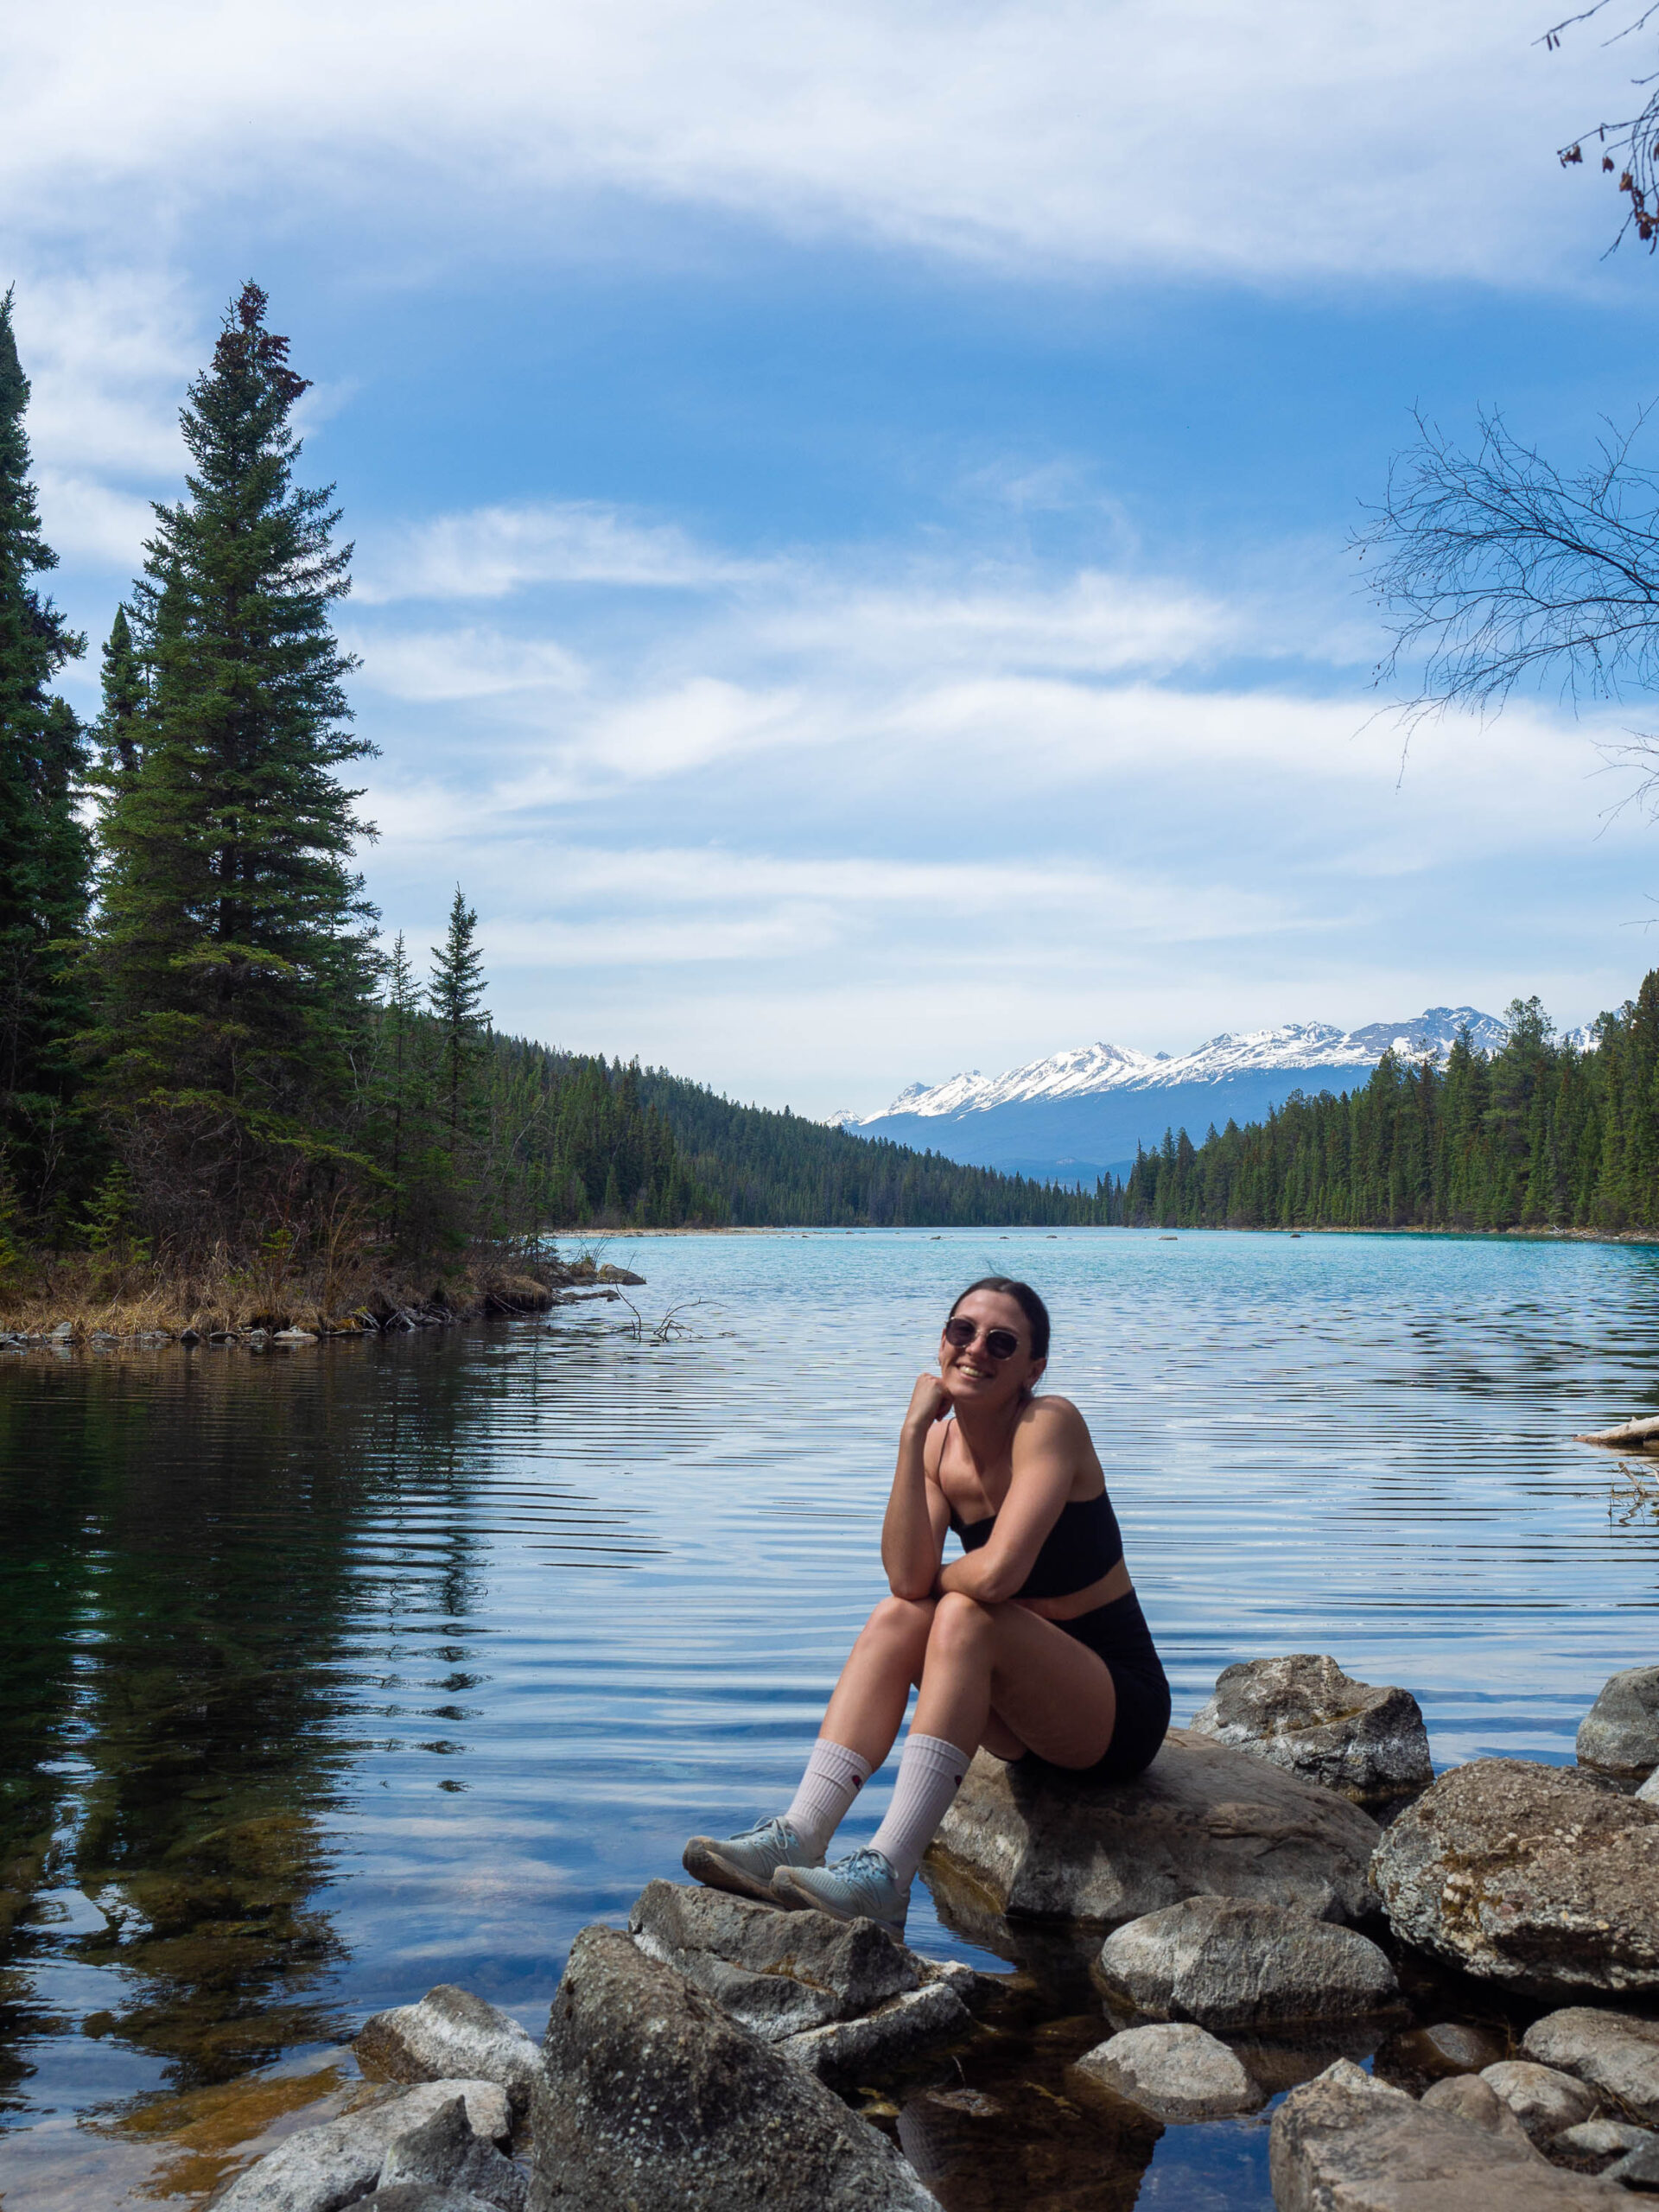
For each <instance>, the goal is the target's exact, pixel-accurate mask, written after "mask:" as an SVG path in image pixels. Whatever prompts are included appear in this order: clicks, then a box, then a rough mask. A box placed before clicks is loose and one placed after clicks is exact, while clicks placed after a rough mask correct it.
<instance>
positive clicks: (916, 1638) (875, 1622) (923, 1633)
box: [860, 1597, 938, 1649]
mask: <svg viewBox="0 0 1659 2212" xmlns="http://www.w3.org/2000/svg"><path fill="white" fill-rule="evenodd" d="M937 1602H938V1601H937V1600H936V1599H932V1598H893V1597H887V1598H884V1599H882V1600H881V1602H880V1605H878V1606H877V1607H876V1609H875V1611H874V1612H873V1613H872V1614H871V1615H870V1618H868V1620H867V1621H866V1622H865V1624H864V1629H863V1634H862V1636H861V1637H860V1641H861V1642H863V1641H864V1640H865V1639H866V1638H868V1639H869V1640H870V1641H872V1642H874V1643H902V1644H904V1645H906V1647H908V1646H911V1645H914V1646H916V1647H917V1648H918V1649H919V1648H921V1647H922V1646H924V1645H925V1643H926V1642H927V1638H928V1634H929V1631H930V1630H931V1628H932V1625H933V1611H934V1607H935V1605H936V1603H937Z"/></svg>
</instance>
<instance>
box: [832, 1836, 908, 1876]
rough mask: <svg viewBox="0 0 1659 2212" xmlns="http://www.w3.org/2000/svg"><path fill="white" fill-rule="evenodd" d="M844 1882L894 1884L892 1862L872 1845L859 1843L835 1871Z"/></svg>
mask: <svg viewBox="0 0 1659 2212" xmlns="http://www.w3.org/2000/svg"><path fill="white" fill-rule="evenodd" d="M835 1872H836V1873H837V1874H839V1875H840V1876H841V1877H842V1879H843V1880H844V1881H849V1882H861V1881H877V1882H886V1883H888V1884H889V1885H891V1884H893V1883H894V1882H896V1881H897V1880H898V1878H899V1877H898V1875H897V1874H896V1873H895V1872H893V1862H892V1860H891V1859H889V1858H888V1857H887V1853H886V1852H885V1851H878V1850H877V1849H876V1848H875V1846H874V1844H870V1843H861V1844H860V1846H859V1847H858V1849H857V1850H856V1851H855V1852H854V1853H851V1855H850V1856H849V1858H846V1859H842V1863H841V1865H840V1866H837V1867H836V1869H835Z"/></svg>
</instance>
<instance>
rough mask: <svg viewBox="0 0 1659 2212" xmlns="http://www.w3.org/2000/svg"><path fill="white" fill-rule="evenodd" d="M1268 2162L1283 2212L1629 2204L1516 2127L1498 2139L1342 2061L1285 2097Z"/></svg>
mask: <svg viewBox="0 0 1659 2212" xmlns="http://www.w3.org/2000/svg"><path fill="white" fill-rule="evenodd" d="M1440 2086H1441V2087H1442V2088H1446V2089H1450V2088H1452V2086H1453V2085H1452V2082H1445V2083H1442V2084H1441V2085H1440ZM1479 2086H1480V2087H1483V2088H1484V2084H1481V2085H1479ZM1488 2094H1489V2095H1490V2094H1491V2093H1490V2091H1489V2092H1488ZM1493 2101H1494V2102H1496V2101H1497V2100H1496V2099H1494V2100H1493ZM1483 2108H1484V2107H1483ZM1269 2161H1270V2164H1271V2168H1272V2174H1273V2196H1274V2203H1275V2204H1276V2205H1277V2206H1278V2208H1279V2212H1440V2208H1442V2207H1446V2206H1456V2208H1457V2212H1592V2208H1602V2207H1605V2208H1606V2212H1612V2208H1614V2207H1615V2206H1618V2205H1619V2204H1622V2203H1623V2202H1624V2196H1623V2195H1622V2192H1620V2191H1618V2190H1616V2189H1614V2188H1613V2187H1612V2186H1611V2184H1609V2183H1606V2182H1605V2181H1599V2180H1597V2179H1595V2178H1593V2177H1591V2176H1589V2175H1587V2174H1574V2173H1564V2172H1562V2171H1560V2170H1559V2169H1558V2168H1556V2167H1554V2166H1551V2165H1548V2164H1546V2163H1545V2161H1544V2160H1543V2159H1542V2158H1540V2157H1539V2155H1538V2153H1537V2152H1535V2150H1534V2149H1533V2148H1532V2145H1530V2144H1529V2142H1528V2141H1527V2139H1526V2138H1525V2136H1524V2135H1522V2134H1521V2133H1520V2131H1519V2130H1518V2129H1517V2130H1516V2133H1515V2135H1513V2136H1510V2135H1507V2134H1504V2133H1492V2132H1491V2130H1490V2129H1488V2128H1486V2127H1484V2126H1481V2125H1479V2124H1478V2122H1477V2121H1474V2120H1471V2119H1468V2118H1466V2117H1465V2116H1463V2115H1462V2114H1461V2113H1459V2112H1457V2111H1452V2112H1445V2111H1436V2110H1434V2109H1433V2107H1427V2106H1425V2105H1421V2104H1419V2103H1417V2102H1416V2101H1415V2100H1414V2099H1413V2098H1411V2097H1408V2095H1407V2094H1406V2093H1405V2091H1404V2090H1403V2089H1395V2088H1390V2087H1389V2084H1388V2083H1387V2082H1379V2081H1377V2080H1376V2079H1375V2078H1374V2077H1373V2076H1372V2075H1370V2074H1367V2073H1365V2072H1363V2070H1362V2069H1360V2068H1359V2067H1357V2066H1355V2065H1352V2064H1351V2063H1349V2062H1348V2061H1347V2060H1345V2059H1344V2060H1338V2063H1337V2064H1336V2065H1334V2066H1332V2067H1331V2068H1330V2069H1328V2071H1326V2072H1325V2073H1324V2074H1321V2075H1319V2079H1318V2080H1317V2081H1314V2082H1304V2083H1303V2085H1302V2087H1301V2088H1298V2089H1293V2090H1292V2091H1291V2093H1290V2094H1289V2095H1288V2096H1287V2098H1286V2099H1285V2101H1284V2103H1283V2104H1282V2105H1281V2107H1279V2109H1278V2111H1277V2112H1276V2113H1274V2116H1273V2132H1272V2136H1271V2139H1270V2149H1269Z"/></svg>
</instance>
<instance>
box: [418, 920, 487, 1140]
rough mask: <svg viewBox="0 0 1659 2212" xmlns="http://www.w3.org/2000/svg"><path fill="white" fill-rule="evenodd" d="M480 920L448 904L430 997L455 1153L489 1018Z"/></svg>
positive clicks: (445, 1109) (434, 953)
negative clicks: (444, 928)
mask: <svg viewBox="0 0 1659 2212" xmlns="http://www.w3.org/2000/svg"><path fill="white" fill-rule="evenodd" d="M477 933H478V916H477V914H476V913H475V912H474V910H473V908H472V907H470V906H468V905H467V901H466V899H464V898H463V897H462V896H461V886H460V885H459V884H457V885H456V886H455V895H454V899H453V900H452V901H451V902H450V907H449V927H448V930H447V931H446V932H445V934H444V940H443V943H442V944H435V945H434V946H433V948H432V962H433V966H432V983H431V988H430V990H429V994H428V996H429V1000H430V1002H431V1007H432V1012H433V1014H434V1015H435V1018H436V1020H437V1024H438V1058H439V1070H440V1077H439V1087H440V1090H441V1093H442V1100H443V1114H444V1121H445V1125H446V1127H447V1128H448V1133H449V1150H450V1153H451V1154H452V1155H454V1154H456V1153H458V1152H459V1151H460V1149H461V1139H462V1136H463V1135H464V1134H466V1133H467V1128H468V1126H469V1122H470V1116H471V1108H472V1103H473V1084H474V1076H475V1074H476V1071H477V1070H478V1067H479V1065H480V1062H481V1060H482V1058H483V1056H484V1052H485V1044H484V1036H483V1032H484V1030H485V1028H486V1025H487V1024H488V1021H489V1019H490V1017H489V1014H488V1013H487V1012H486V1008H485V1005H484V990H485V983H484V956H483V954H482V953H481V952H480V950H479V949H478V946H477V944H476V943H475V942H474V940H475V938H476V937H477Z"/></svg>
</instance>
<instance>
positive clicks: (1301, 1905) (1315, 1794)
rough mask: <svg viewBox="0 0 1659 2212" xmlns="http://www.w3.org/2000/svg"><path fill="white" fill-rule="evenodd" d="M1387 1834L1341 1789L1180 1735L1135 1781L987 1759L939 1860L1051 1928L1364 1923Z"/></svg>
mask: <svg viewBox="0 0 1659 2212" xmlns="http://www.w3.org/2000/svg"><path fill="white" fill-rule="evenodd" d="M1379 1834H1380V1831H1379V1829H1378V1827H1377V1825H1376V1821H1373V1820H1372V1819H1370V1816H1369V1815H1367V1814H1365V1813H1363V1812H1361V1811H1360V1809H1359V1808H1358V1807H1357V1806H1355V1805H1351V1804H1348V1803H1346V1802H1344V1800H1343V1799H1342V1798H1340V1797H1338V1796H1336V1795H1334V1793H1333V1792H1332V1791H1331V1790H1328V1789H1319V1788H1316V1787H1315V1786H1314V1785H1313V1783H1306V1782H1304V1781H1302V1780H1301V1779H1300V1777H1297V1776H1295V1775H1291V1774H1286V1773H1284V1772H1283V1771H1282V1770H1280V1769H1278V1768H1276V1767H1274V1766H1271V1765H1269V1764H1267V1762H1265V1761H1264V1760H1262V1759H1255V1758H1249V1757H1247V1756H1246V1754H1245V1753H1244V1752H1243V1751H1233V1750H1232V1749H1230V1747H1229V1746H1228V1745H1224V1744H1218V1743H1216V1742H1215V1741H1214V1740H1213V1739H1212V1738H1209V1737H1205V1736H1195V1735H1192V1734H1191V1733H1190V1732H1188V1731H1187V1730H1185V1729H1181V1728H1173V1729H1171V1731H1170V1732H1169V1735H1168V1737H1167V1738H1166V1740H1165V1743H1164V1747H1163V1749H1162V1750H1161V1751H1160V1752H1159V1754H1158V1756H1157V1758H1155V1759H1154V1761H1153V1763H1152V1764H1151V1765H1150V1766H1149V1767H1148V1768H1147V1770H1146V1772H1145V1773H1144V1774H1141V1775H1139V1776H1137V1777H1135V1780H1134V1781H1133V1782H1118V1783H1107V1782H1099V1781H1096V1780H1094V1779H1092V1778H1090V1777H1087V1776H1082V1775H1071V1774H1067V1773H1065V1772H1064V1771H1063V1770H1060V1769H1059V1768H1057V1767H1051V1766H1047V1765H1045V1764H1043V1763H1042V1762H1040V1761H1033V1760H1027V1759H1021V1760H1020V1761H1018V1762H1016V1763H1014V1764H1012V1765H1005V1764H1003V1762H1002V1761H1001V1759H997V1758H992V1757H991V1755H990V1753H989V1752H988V1751H980V1752H978V1753H977V1754H976V1757H975V1759H974V1763H973V1764H972V1765H971V1766H970V1767H969V1770H968V1777H967V1779H966V1781H965V1782H964V1783H963V1785H962V1788H961V1789H959V1790H958V1791H957V1797H956V1802H955V1803H954V1804H953V1805H952V1806H951V1808H950V1811H949V1812H948V1813H947V1814H946V1815H945V1816H944V1821H943V1823H942V1824H941V1826H940V1828H939V1832H938V1836H937V1837H936V1838H935V1839H934V1842H933V1846H932V1849H931V1852H930V1853H929V1856H930V1858H933V1859H938V1860H940V1861H941V1862H942V1863H943V1864H944V1866H945V1868H946V1869H947V1871H949V1872H957V1873H959V1874H961V1875H962V1876H963V1877H964V1878H966V1879H967V1880H968V1881H969V1882H971V1883H972V1884H973V1885H975V1886H976V1888H977V1889H979V1890H980V1891H982V1893H983V1894H984V1895H985V1896H986V1897H988V1898H989V1899H990V1901H991V1902H992V1903H993V1904H995V1906H996V1908H997V1909H998V1910H999V1911H1001V1912H1008V1913H1028V1914H1031V1915H1033V1916H1036V1917H1039V1918H1048V1919H1057V1920H1072V1921H1085V1922H1090V1923H1097V1924H1103V1925H1105V1926H1116V1924H1117V1923H1119V1922H1121V1921H1125V1920H1137V1919H1139V1918H1140V1917H1141V1915H1142V1914H1144V1913H1148V1912H1156V1911H1157V1910H1160V1907H1162V1906H1164V1905H1170V1904H1179V1902H1180V1900H1181V1899H1182V1898H1183V1897H1252V1898H1258V1899H1260V1900H1262V1902H1264V1903H1266V1904H1283V1905H1293V1906H1294V1907H1296V1908H1297V1909H1298V1910H1300V1911H1303V1912H1308V1913H1312V1914H1313V1916H1315V1917H1316V1918H1319V1919H1321V1920H1357V1919H1361V1918H1363V1917H1364V1916H1365V1915H1366V1914H1367V1913H1369V1912H1371V1911H1374V1910H1375V1909H1376V1895H1375V1892H1374V1891H1372V1889H1371V1886H1370V1879H1369V1877H1368V1873H1367V1868H1368V1866H1369V1865H1370V1855H1371V1853H1372V1851H1373V1849H1374V1848H1375V1847H1376V1840H1377V1837H1378V1835H1379Z"/></svg>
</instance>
